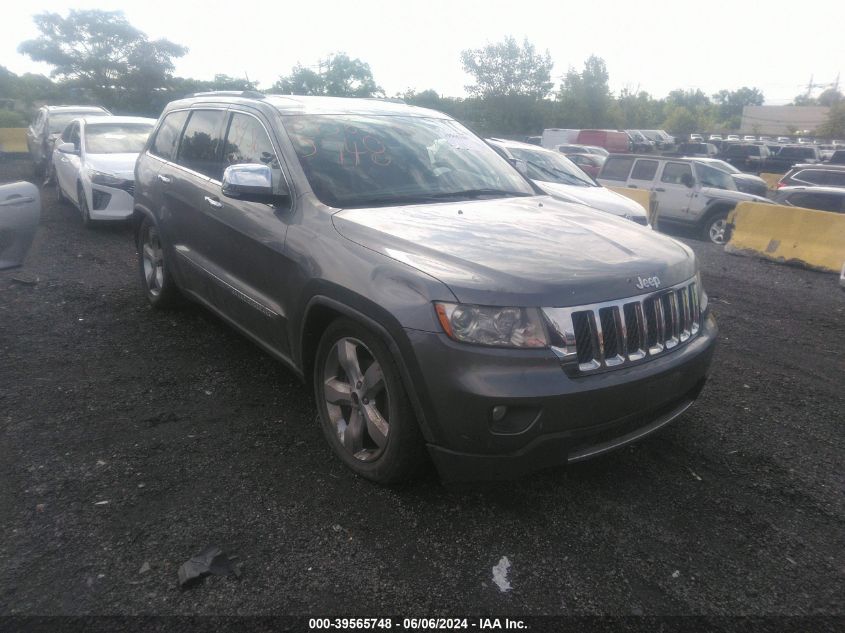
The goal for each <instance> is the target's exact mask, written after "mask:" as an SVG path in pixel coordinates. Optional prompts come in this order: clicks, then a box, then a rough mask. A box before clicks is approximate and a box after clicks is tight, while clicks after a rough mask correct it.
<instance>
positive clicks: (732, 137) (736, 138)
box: [725, 134, 742, 142]
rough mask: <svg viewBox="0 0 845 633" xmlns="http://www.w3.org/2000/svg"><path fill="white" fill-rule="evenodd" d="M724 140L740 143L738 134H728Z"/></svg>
mask: <svg viewBox="0 0 845 633" xmlns="http://www.w3.org/2000/svg"><path fill="white" fill-rule="evenodd" d="M725 140H726V141H736V142H739V141H741V140H742V139H741V138H739V134H728V135H727V136H726V137H725Z"/></svg>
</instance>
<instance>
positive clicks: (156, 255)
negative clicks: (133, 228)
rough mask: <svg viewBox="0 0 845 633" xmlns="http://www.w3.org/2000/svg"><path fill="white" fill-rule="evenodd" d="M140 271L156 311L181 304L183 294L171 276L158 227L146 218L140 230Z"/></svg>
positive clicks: (148, 297)
mask: <svg viewBox="0 0 845 633" xmlns="http://www.w3.org/2000/svg"><path fill="white" fill-rule="evenodd" d="M136 245H137V248H138V271H139V273H140V275H141V287H142V288H143V289H144V295H145V296H146V297H147V301H148V302H149V304H150V305H151V306H152V307H154V308H156V309H165V308H172V307H174V306H176V305H178V304H179V303H180V302H181V298H182V297H181V293H180V292H179V288H178V287H177V286H176V282H174V281H173V277H172V276H171V275H170V271H169V269H168V266H167V262H166V261H165V255H164V248H163V246H162V244H161V238H160V236H159V232H158V226H156V223H155V222H154V221H153V220H151V219H150V218H149V217H144V219H143V220H142V221H141V226H140V227H139V228H138V239H137V243H136Z"/></svg>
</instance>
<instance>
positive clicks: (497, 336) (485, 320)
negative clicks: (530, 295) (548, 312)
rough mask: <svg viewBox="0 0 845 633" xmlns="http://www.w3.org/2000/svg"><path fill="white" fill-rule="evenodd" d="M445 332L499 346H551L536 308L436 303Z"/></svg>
mask: <svg viewBox="0 0 845 633" xmlns="http://www.w3.org/2000/svg"><path fill="white" fill-rule="evenodd" d="M434 307H435V310H436V311H437V317H438V319H439V320H440V325H441V326H442V327H443V331H444V332H446V334H447V335H448V336H449V337H450V338H452V339H454V340H456V341H460V342H462V343H475V344H476V345H492V346H496V347H529V348H539V347H546V346H548V344H549V342H548V337H547V336H546V330H545V328H544V327H543V320H542V318H541V317H540V311H539V310H538V309H537V308H500V307H494V306H475V305H466V304H457V303H435V304H434Z"/></svg>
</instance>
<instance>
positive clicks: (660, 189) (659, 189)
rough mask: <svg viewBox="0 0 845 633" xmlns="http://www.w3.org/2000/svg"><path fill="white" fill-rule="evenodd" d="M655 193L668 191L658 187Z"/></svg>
mask: <svg viewBox="0 0 845 633" xmlns="http://www.w3.org/2000/svg"><path fill="white" fill-rule="evenodd" d="M655 191H666V190H665V189H664V188H663V187H658V188H657V189H655Z"/></svg>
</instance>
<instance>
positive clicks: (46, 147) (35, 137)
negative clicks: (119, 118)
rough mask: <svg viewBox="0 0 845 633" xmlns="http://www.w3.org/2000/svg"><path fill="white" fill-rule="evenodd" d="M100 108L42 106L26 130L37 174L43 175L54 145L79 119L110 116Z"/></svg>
mask: <svg viewBox="0 0 845 633" xmlns="http://www.w3.org/2000/svg"><path fill="white" fill-rule="evenodd" d="M109 115H111V112H109V111H108V110H106V109H105V108H101V107H100V106H42V107H40V108H39V109H38V112H37V113H36V114H35V117H34V118H33V120H32V124H31V125H30V126H29V127H28V128H27V130H26V144H27V148H28V149H29V155H30V157H31V158H32V162H33V163H34V165H35V173H36V174H43V173H44V172H45V171H46V169H47V166H48V165H49V164H50V160H51V159H52V157H53V143H54V141H55V140H56V139H57V138H58V137H59V135H60V134H61V133H62V131H63V130H64V129H65V127H67V125H68V123H70V122H71V121H73V120H74V119H78V118H79V117H89V116H109Z"/></svg>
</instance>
